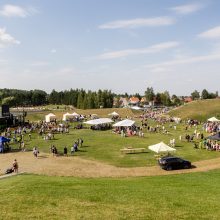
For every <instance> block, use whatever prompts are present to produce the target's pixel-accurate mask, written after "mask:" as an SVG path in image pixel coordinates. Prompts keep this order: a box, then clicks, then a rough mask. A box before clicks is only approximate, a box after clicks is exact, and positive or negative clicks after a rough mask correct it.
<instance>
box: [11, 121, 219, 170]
mask: <svg viewBox="0 0 220 220" xmlns="http://www.w3.org/2000/svg"><path fill="white" fill-rule="evenodd" d="M151 123H152V124H154V122H151ZM72 126H73V125H72ZM154 126H155V124H154ZM169 126H170V124H169V123H168V124H166V125H165V127H166V129H167V130H169V134H161V133H150V132H147V131H146V129H145V130H144V133H145V137H144V138H140V137H138V136H134V137H126V138H123V137H121V136H120V135H118V134H114V133H112V131H111V130H107V131H93V130H91V129H81V130H77V129H73V128H71V129H70V133H69V134H55V140H47V141H45V140H43V138H42V137H39V136H38V134H36V133H33V134H32V140H31V141H29V140H28V139H29V138H28V136H27V135H26V136H25V143H26V148H27V149H29V150H32V148H33V147H34V146H37V147H38V148H39V150H40V152H42V151H43V152H50V146H51V145H52V144H54V145H55V146H56V147H57V148H58V152H59V153H61V154H62V153H63V148H64V146H65V145H66V146H67V147H68V152H69V154H70V148H71V146H72V145H73V143H74V141H76V140H77V139H78V138H82V139H83V140H84V143H83V147H82V148H80V151H78V152H76V153H74V155H73V156H80V157H82V158H86V159H90V160H98V161H101V162H105V163H108V164H111V165H115V166H118V167H138V166H139V167H140V166H152V165H156V164H157V161H156V160H155V157H154V155H155V153H154V152H152V151H150V150H148V146H149V145H151V144H157V143H159V142H160V141H164V142H165V143H166V144H168V143H169V142H170V139H173V138H175V140H176V153H175V155H177V156H181V157H184V158H185V159H188V160H190V161H192V162H194V161H198V160H205V159H210V158H216V157H220V152H214V151H207V150H205V149H194V144H193V143H192V142H190V143H187V142H186V141H185V140H184V135H185V134H186V133H188V134H192V133H193V132H194V130H195V128H194V127H192V128H191V129H189V130H188V131H185V130H184V128H185V126H184V125H183V124H180V125H177V130H174V129H173V128H170V127H169ZM197 130H201V127H199V128H198V129H197ZM201 132H202V130H201ZM179 135H182V136H183V141H179ZM206 135H207V134H206ZM12 147H13V148H18V144H15V145H12ZM124 147H133V148H146V152H145V153H136V154H123V153H121V151H120V149H122V148H124Z"/></svg>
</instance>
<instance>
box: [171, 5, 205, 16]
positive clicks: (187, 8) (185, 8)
mask: <svg viewBox="0 0 220 220" xmlns="http://www.w3.org/2000/svg"><path fill="white" fill-rule="evenodd" d="M203 7H204V6H203V5H201V4H197V3H194V4H188V5H180V6H176V7H173V8H171V10H172V11H175V12H176V13H177V14H190V13H193V12H197V11H199V10H200V9H202V8H203Z"/></svg>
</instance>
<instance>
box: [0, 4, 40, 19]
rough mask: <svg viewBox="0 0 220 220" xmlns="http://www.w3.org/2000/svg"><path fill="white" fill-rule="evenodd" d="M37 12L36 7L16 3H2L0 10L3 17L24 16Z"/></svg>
mask: <svg viewBox="0 0 220 220" xmlns="http://www.w3.org/2000/svg"><path fill="white" fill-rule="evenodd" d="M37 12H38V10H37V9H35V8H33V7H29V8H22V7H20V6H17V5H9V4H8V5H4V6H3V7H2V9H1V10H0V15H2V16H4V17H22V18H25V17H27V16H30V15H33V14H36V13H37Z"/></svg>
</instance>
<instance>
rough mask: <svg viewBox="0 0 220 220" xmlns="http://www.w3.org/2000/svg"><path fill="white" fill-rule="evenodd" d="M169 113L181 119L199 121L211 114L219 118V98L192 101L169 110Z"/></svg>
mask: <svg viewBox="0 0 220 220" xmlns="http://www.w3.org/2000/svg"><path fill="white" fill-rule="evenodd" d="M169 115H170V116H176V117H180V118H182V119H188V118H190V119H197V120H201V121H206V120H207V119H208V118H210V117H213V116H215V117H217V118H219V119H220V99H208V100H198V101H194V102H191V103H188V104H185V105H184V106H181V107H179V108H177V109H174V110H172V111H170V112H169Z"/></svg>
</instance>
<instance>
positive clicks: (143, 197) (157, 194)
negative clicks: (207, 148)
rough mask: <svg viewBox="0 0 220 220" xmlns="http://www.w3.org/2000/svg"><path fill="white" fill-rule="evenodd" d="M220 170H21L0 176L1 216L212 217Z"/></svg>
mask: <svg viewBox="0 0 220 220" xmlns="http://www.w3.org/2000/svg"><path fill="white" fill-rule="evenodd" d="M219 179H220V170H216V171H210V172H205V173H192V174H182V175H171V176H157V177H143V178H124V179H123V178H121V179H110V178H109V179H108V178H99V179H91V178H90V179H82V178H72V177H47V176H37V175H20V176H15V177H10V178H7V179H2V180H0V198H1V199H0V206H1V212H0V219H4V220H11V219H21V220H23V219H47V220H50V219H64V220H65V219H95V220H96V219H112V220H114V219H126V220H127V219H132V220H133V219H148V220H151V219H157V220H160V219H166V220H171V219H174V220H176V219H187V220H188V219H190V220H194V219H195V220H197V219H212V220H215V219H216V220H217V219H219V216H220V209H219V203H220V187H219Z"/></svg>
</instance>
